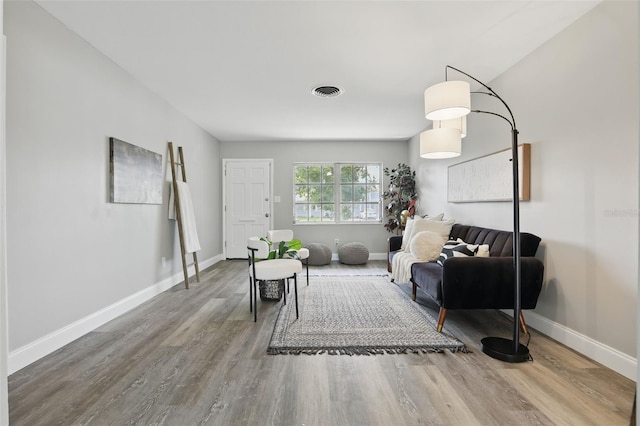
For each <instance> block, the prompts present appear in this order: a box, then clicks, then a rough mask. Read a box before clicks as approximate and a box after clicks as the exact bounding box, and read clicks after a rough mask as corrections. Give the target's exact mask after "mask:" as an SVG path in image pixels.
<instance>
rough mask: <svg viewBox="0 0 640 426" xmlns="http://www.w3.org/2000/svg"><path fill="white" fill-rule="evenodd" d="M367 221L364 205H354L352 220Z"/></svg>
mask: <svg viewBox="0 0 640 426" xmlns="http://www.w3.org/2000/svg"><path fill="white" fill-rule="evenodd" d="M366 219H367V206H366V204H354V205H353V220H357V221H362V220H366Z"/></svg>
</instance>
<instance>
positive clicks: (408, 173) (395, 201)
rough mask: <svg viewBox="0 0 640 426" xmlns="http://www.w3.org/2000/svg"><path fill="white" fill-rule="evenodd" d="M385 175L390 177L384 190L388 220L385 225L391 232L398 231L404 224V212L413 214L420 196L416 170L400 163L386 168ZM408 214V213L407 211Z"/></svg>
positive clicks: (383, 196)
mask: <svg viewBox="0 0 640 426" xmlns="http://www.w3.org/2000/svg"><path fill="white" fill-rule="evenodd" d="M384 175H385V176H387V177H388V178H389V187H388V189H387V190H386V191H384V192H383V194H382V198H383V201H384V204H385V206H384V211H385V213H386V216H387V222H386V223H385V224H384V227H385V228H386V229H387V231H389V232H397V231H399V230H400V229H401V225H402V224H403V217H402V212H403V211H405V210H408V211H409V214H410V215H411V216H413V211H414V210H415V203H416V200H417V198H418V193H417V192H416V172H415V171H412V170H411V167H410V166H408V165H406V164H404V163H400V164H398V166H397V167H396V168H394V169H389V168H388V167H385V168H384ZM405 214H406V213H405Z"/></svg>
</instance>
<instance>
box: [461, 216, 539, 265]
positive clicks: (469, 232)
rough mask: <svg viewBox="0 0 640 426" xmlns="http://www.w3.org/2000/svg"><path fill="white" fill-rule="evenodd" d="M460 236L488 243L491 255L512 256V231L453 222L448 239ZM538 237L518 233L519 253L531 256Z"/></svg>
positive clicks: (476, 241)
mask: <svg viewBox="0 0 640 426" xmlns="http://www.w3.org/2000/svg"><path fill="white" fill-rule="evenodd" d="M458 238H462V240H463V241H465V242H466V243H469V244H489V253H490V255H491V257H509V256H513V233H512V232H511V231H500V230H497V229H489V228H481V227H479V226H472V225H460V224H457V223H456V224H454V225H453V227H452V228H451V235H450V236H449V239H450V240H456V239H458ZM538 245H540V238H539V237H537V236H535V235H533V234H529V233H527V232H521V233H520V255H521V256H528V257H532V256H535V255H536V251H537V250H538Z"/></svg>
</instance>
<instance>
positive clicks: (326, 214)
mask: <svg viewBox="0 0 640 426" xmlns="http://www.w3.org/2000/svg"><path fill="white" fill-rule="evenodd" d="M334 220H335V218H334V207H333V204H323V205H322V221H324V222H333V221H334Z"/></svg>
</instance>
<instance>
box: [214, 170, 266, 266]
mask: <svg viewBox="0 0 640 426" xmlns="http://www.w3.org/2000/svg"><path fill="white" fill-rule="evenodd" d="M223 162H224V170H223V173H224V177H223V180H224V192H225V195H224V215H223V216H224V220H225V225H224V229H225V235H224V238H225V245H224V247H225V256H226V258H227V259H246V258H247V239H248V238H249V237H254V236H266V235H267V231H268V230H269V229H271V227H272V217H271V216H272V214H271V212H272V206H273V203H272V201H271V170H272V167H271V166H272V163H273V160H270V159H257V160H245V159H242V160H231V159H230V160H224V161H223Z"/></svg>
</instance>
